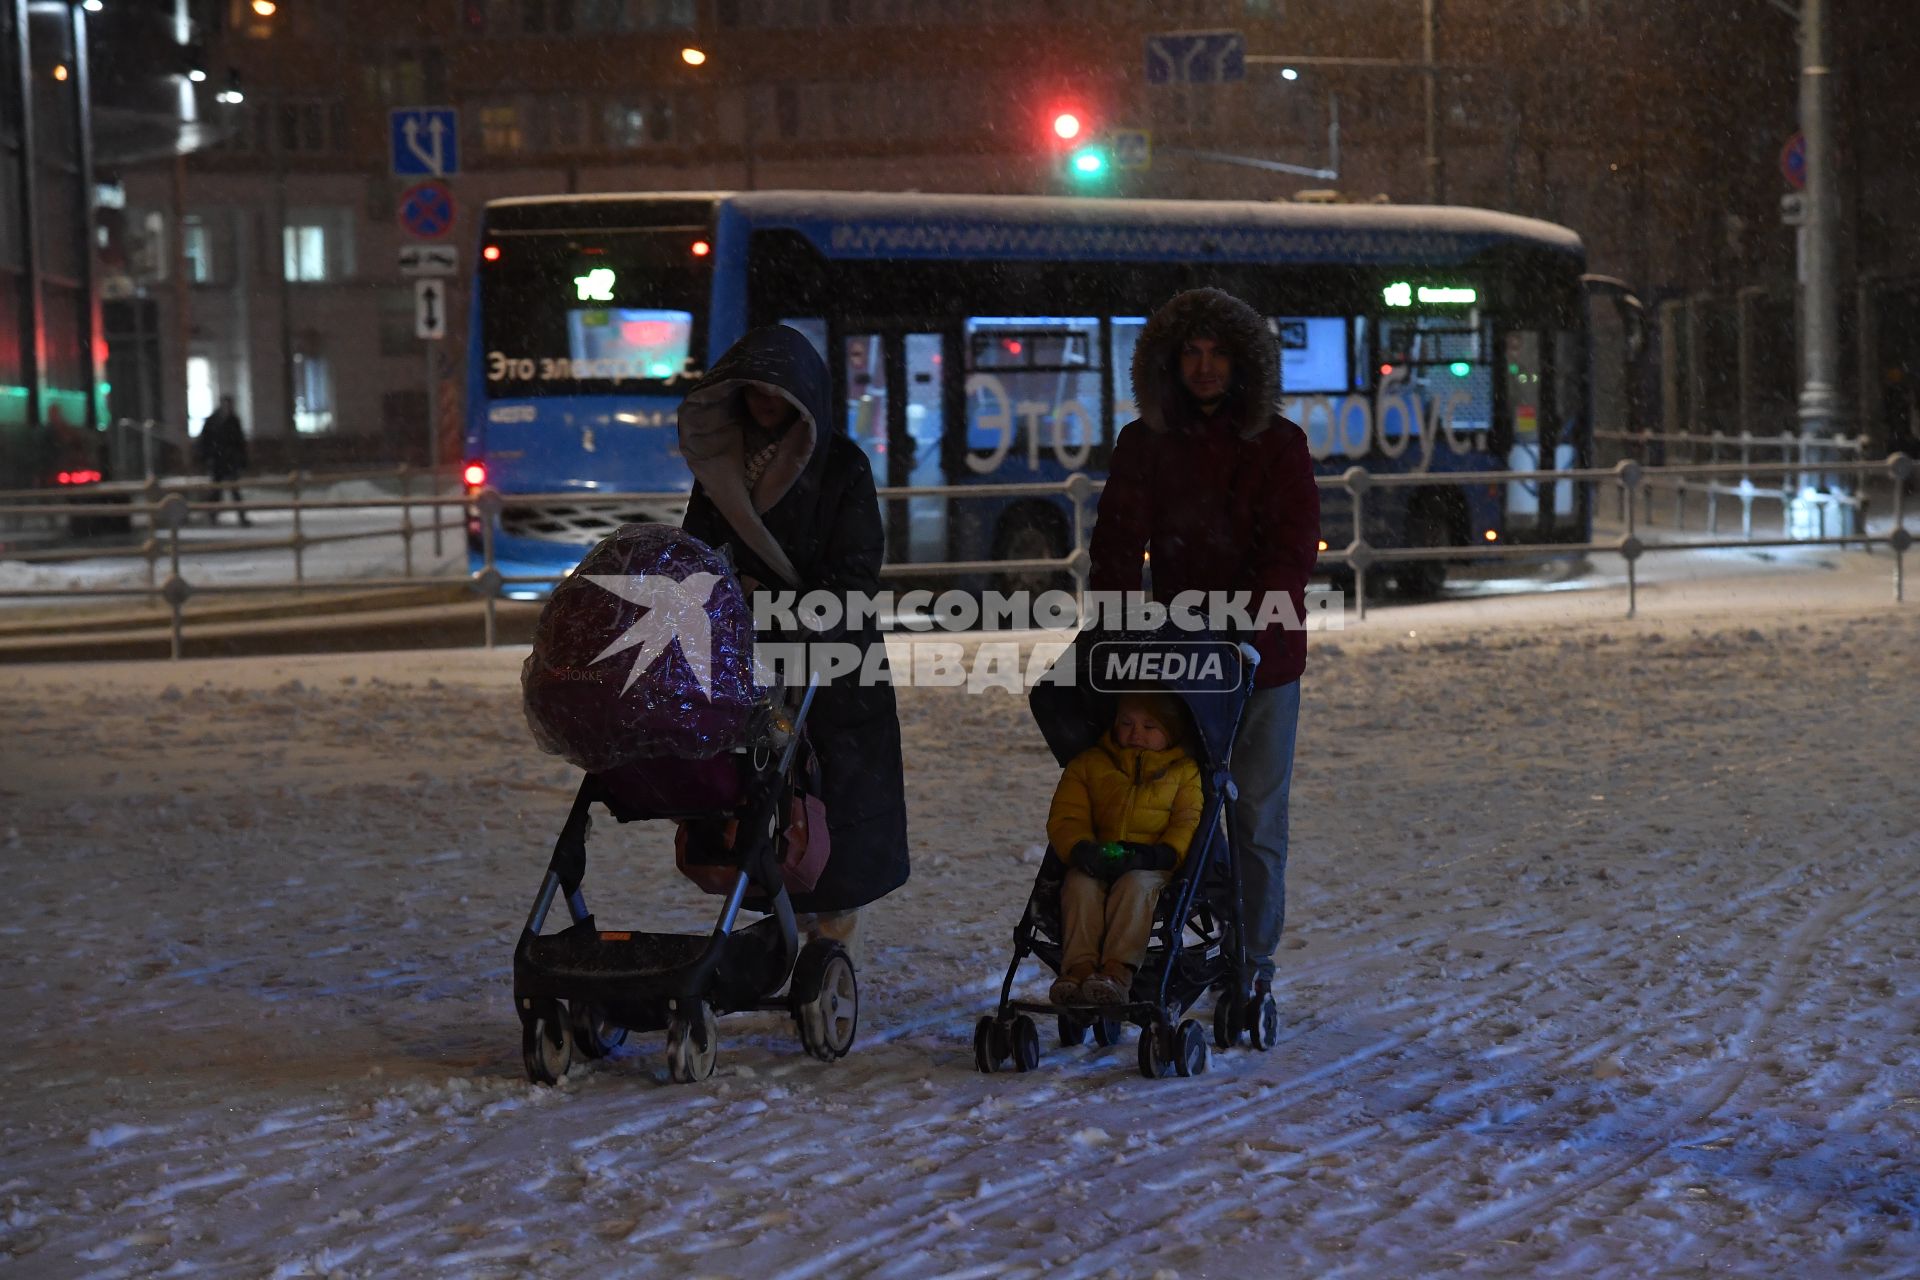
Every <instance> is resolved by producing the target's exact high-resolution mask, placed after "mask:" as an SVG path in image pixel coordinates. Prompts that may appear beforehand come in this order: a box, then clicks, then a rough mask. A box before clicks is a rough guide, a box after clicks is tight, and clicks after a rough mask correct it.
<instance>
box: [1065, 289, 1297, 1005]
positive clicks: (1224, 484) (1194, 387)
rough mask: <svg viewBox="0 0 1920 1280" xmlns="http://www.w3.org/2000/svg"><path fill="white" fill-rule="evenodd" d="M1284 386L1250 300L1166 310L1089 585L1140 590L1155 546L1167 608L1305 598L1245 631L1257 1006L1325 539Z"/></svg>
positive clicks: (1180, 300)
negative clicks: (1236, 596)
mask: <svg viewBox="0 0 1920 1280" xmlns="http://www.w3.org/2000/svg"><path fill="white" fill-rule="evenodd" d="M1279 393H1280V358H1279V351H1278V348H1277V346H1276V344H1275V342H1274V337H1273V331H1272V330H1271V329H1270V328H1269V327H1268V325H1267V322H1266V320H1265V319H1263V318H1262V317H1261V316H1260V314H1259V313H1258V312H1256V311H1255V310H1254V309H1253V308H1252V307H1249V306H1248V305H1247V304H1246V303H1244V302H1241V301H1240V300H1239V299H1238V298H1235V297H1233V296H1232V295H1231V294H1227V293H1223V292H1221V291H1220V290H1218V289H1193V290H1190V291H1188V292H1186V293H1182V294H1180V295H1178V296H1177V297H1175V298H1173V299H1172V300H1171V301H1169V302H1168V303H1167V304H1166V305H1165V306H1164V307H1162V308H1160V310H1159V311H1157V312H1156V313H1154V316H1153V318H1152V319H1151V320H1149V321H1148V322H1147V326H1146V328H1145V329H1144V330H1143V331H1142V332H1141V334H1140V343H1139V345H1138V346H1137V347H1136V348H1135V349H1134V353H1133V398H1134V401H1135V403H1136V404H1137V405H1138V406H1139V411H1140V417H1139V420H1138V421H1136V422H1132V423H1129V424H1128V425H1127V427H1126V428H1125V429H1124V430H1123V431H1122V432H1121V433H1120V438H1119V440H1118V441H1117V442H1116V443H1115V445H1114V450H1113V464H1112V467H1111V470H1110V472H1109V475H1108V477H1107V487H1106V490H1105V492H1103V493H1102V494H1101V496H1100V510H1099V517H1098V522H1097V523H1096V524H1095V526H1094V530H1093V543H1092V548H1091V550H1092V556H1093V566H1092V572H1091V575H1090V578H1089V581H1088V586H1089V588H1090V589H1091V590H1093V591H1123V592H1125V591H1138V590H1140V587H1141V578H1140V569H1141V562H1142V558H1143V555H1151V557H1152V577H1153V594H1154V597H1155V599H1156V600H1158V601H1160V602H1162V603H1168V602H1171V601H1172V600H1173V599H1174V597H1175V596H1177V595H1178V594H1180V593H1181V592H1183V591H1200V592H1224V593H1232V592H1251V593H1252V599H1253V603H1252V607H1251V608H1250V610H1249V612H1250V613H1251V614H1252V615H1253V616H1254V617H1256V618H1258V617H1259V616H1260V604H1261V600H1262V598H1263V597H1264V596H1266V595H1267V594H1268V593H1280V592H1284V593H1285V595H1286V596H1287V597H1288V600H1289V602H1290V604H1291V609H1290V610H1280V612H1281V613H1283V614H1285V615H1287V616H1286V619H1285V621H1282V622H1273V623H1270V624H1269V625H1267V626H1264V627H1260V628H1258V629H1257V630H1256V631H1255V633H1254V634H1253V635H1251V636H1249V637H1246V638H1247V639H1250V640H1251V641H1252V643H1253V645H1254V647H1255V648H1257V649H1258V650H1259V651H1260V667H1259V674H1258V677H1257V679H1256V681H1255V692H1254V695H1253V700H1252V701H1251V702H1250V703H1249V704H1248V707H1247V713H1246V717H1245V719H1244V720H1243V721H1242V722H1241V726H1240V734H1239V737H1238V738H1237V739H1236V740H1235V743H1234V750H1233V780H1234V784H1235V787H1236V789H1237V790H1238V792H1239V797H1238V799H1237V800H1235V801H1234V803H1233V805H1232V810H1231V823H1232V834H1233V843H1234V848H1235V850H1236V851H1237V853H1238V855H1239V858H1240V876H1241V889H1242V892H1243V894H1244V901H1243V903H1242V912H1243V915H1244V918H1245V922H1246V930H1247V954H1248V956H1249V958H1250V959H1251V960H1252V961H1253V964H1254V969H1255V990H1254V997H1255V999H1256V1000H1258V999H1260V998H1263V997H1264V996H1265V995H1266V992H1267V990H1268V989H1269V988H1270V987H1271V985H1272V981H1273V953H1274V951H1275V949H1276V948H1277V947H1278V946H1279V945H1280V928H1281V923H1282V921H1283V919H1284V917H1285V914H1286V871H1287V791H1288V788H1289V785H1290V784H1291V782H1292V779H1293V743H1294V734H1295V729H1296V727H1297V726H1298V724H1299V719H1300V673H1301V672H1302V671H1303V670H1304V669H1305V667H1306V664H1307V635H1306V631H1305V630H1304V629H1303V628H1302V627H1301V626H1300V625H1299V621H1298V620H1300V619H1304V617H1305V613H1304V609H1305V595H1306V587H1307V577H1308V575H1310V574H1311V573H1312V572H1313V565H1314V561H1315V559H1316V558H1317V557H1318V554H1319V544H1320V491H1319V488H1318V487H1317V486H1316V485H1315V484H1314V479H1313V456H1312V454H1311V453H1309V452H1308V449H1307V437H1306V434H1305V433H1304V432H1302V431H1301V430H1300V428H1299V427H1297V426H1295V425H1294V424H1293V423H1291V422H1289V421H1287V420H1286V419H1285V418H1282V417H1281V416H1280V415H1279V413H1278V412H1276V410H1275V403H1276V401H1277V400H1278V398H1279ZM1276 603H1277V601H1276ZM1271 613H1272V611H1269V615H1268V616H1269V617H1271Z"/></svg>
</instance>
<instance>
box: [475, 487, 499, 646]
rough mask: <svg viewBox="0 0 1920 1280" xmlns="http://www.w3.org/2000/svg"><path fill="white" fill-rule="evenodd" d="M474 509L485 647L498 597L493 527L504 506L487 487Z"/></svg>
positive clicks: (490, 636) (491, 637)
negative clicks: (477, 535)
mask: <svg viewBox="0 0 1920 1280" xmlns="http://www.w3.org/2000/svg"><path fill="white" fill-rule="evenodd" d="M473 505H474V508H475V509H476V510H477V511H479V513H480V560H481V569H480V572H479V573H478V574H477V575H475V579H474V580H475V582H476V583H477V584H478V585H479V587H480V591H481V593H482V599H483V600H484V601H485V606H484V612H485V614H486V647H487V648H489V649H491V648H493V644H494V622H495V620H494V605H495V602H496V601H497V600H498V598H499V595H500V578H501V573H500V568H499V566H498V565H496V564H495V563H494V560H493V526H494V524H495V522H497V521H498V520H499V519H500V509H501V508H502V507H503V506H504V505H505V503H503V502H502V501H501V498H500V491H499V490H498V489H495V488H493V487H492V486H491V485H489V486H488V487H487V488H485V489H482V490H481V491H480V493H479V495H478V496H477V497H476V498H475V499H474V504H473Z"/></svg>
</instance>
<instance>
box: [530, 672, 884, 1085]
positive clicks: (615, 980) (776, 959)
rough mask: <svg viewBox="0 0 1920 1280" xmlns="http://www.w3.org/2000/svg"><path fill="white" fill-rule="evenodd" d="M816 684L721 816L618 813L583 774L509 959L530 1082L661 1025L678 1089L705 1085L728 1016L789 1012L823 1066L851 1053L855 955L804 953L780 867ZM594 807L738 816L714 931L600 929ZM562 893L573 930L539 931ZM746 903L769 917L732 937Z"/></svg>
mask: <svg viewBox="0 0 1920 1280" xmlns="http://www.w3.org/2000/svg"><path fill="white" fill-rule="evenodd" d="M817 688H818V683H817V678H816V680H815V681H811V682H809V684H808V686H807V689H806V693H805V695H804V697H803V698H802V700H801V703H800V708H799V711H798V713H797V714H796V716H795V718H794V725H793V730H792V734H791V736H790V738H789V739H788V741H787V743H786V744H785V746H784V747H783V748H782V750H781V752H780V755H779V758H778V760H777V762H776V761H775V760H774V759H773V758H772V756H771V752H770V751H766V750H765V747H764V744H762V747H761V748H757V749H756V750H755V751H754V752H753V754H752V756H751V757H750V760H751V774H750V776H749V777H748V779H747V781H746V784H745V787H744V796H743V798H742V800H741V802H740V803H739V804H738V805H737V806H734V807H733V808H732V809H730V810H729V811H728V812H727V813H725V814H724V815H716V814H715V813H713V812H712V811H710V810H709V811H688V812H685V813H675V812H666V813H660V812H648V813H634V812H631V811H623V808H622V806H621V804H620V801H619V798H618V797H617V796H615V795H614V794H612V793H611V791H610V790H609V789H608V787H607V786H606V784H605V782H604V780H603V779H602V777H601V776H600V775H598V774H594V773H589V774H587V775H586V776H585V777H584V778H583V779H581V782H580V787H579V790H578V791H577V792H576V793H575V795H574V799H573V806H572V808H571V809H570V810H569V811H568V814H567V820H566V823H565V825H564V826H563V827H562V828H561V831H560V836H559V838H558V839H557V840H556V841H555V842H554V848H553V856H552V858H551V859H550V860H549V862H548V864H547V869H546V872H545V874H544V875H543V876H542V878H541V882H540V890H539V892H538V894H537V895H536V896H535V899H534V903H533V909H532V910H531V911H530V912H529V913H528V915H527V920H526V924H525V925H524V926H523V927H522V928H521V931H520V937H519V941H518V942H517V943H516V945H515V946H514V951H513V999H514V1009H515V1011H516V1012H517V1013H518V1015H519V1018H520V1026H521V1055H522V1058H523V1060H524V1063H525V1066H526V1071H527V1077H528V1078H529V1079H530V1080H532V1081H533V1082H534V1083H536V1084H549V1085H550V1084H554V1083H557V1082H558V1080H559V1079H560V1077H562V1076H564V1075H565V1074H566V1072H567V1070H568V1068H569V1066H570V1065H571V1064H572V1061H573V1059H574V1057H575V1055H576V1054H578V1055H579V1056H580V1057H584V1058H587V1059H595V1058H602V1057H605V1056H607V1055H608V1054H610V1053H611V1052H613V1050H615V1049H616V1048H618V1047H619V1046H620V1045H621V1044H622V1043H624V1042H625V1040H626V1038H627V1033H628V1032H629V1031H658V1030H662V1029H664V1030H665V1031H666V1033H667V1068H668V1074H669V1076H670V1078H671V1079H673V1080H674V1081H675V1082H678V1083H685V1082H691V1081H697V1080H704V1079H706V1078H707V1077H708V1076H709V1075H711V1074H712V1072H713V1067H714V1060H715V1053H716V1049H717V1045H718V1029H717V1026H716V1021H715V1020H716V1016H717V1015H718V1014H720V1013H737V1012H746V1011H750V1010H758V1011H767V1012H778V1013H787V1014H790V1015H791V1016H792V1017H793V1019H794V1021H795V1023H796V1024H797V1026H798V1030H799V1034H800V1041H801V1044H802V1046H803V1047H804V1048H805V1049H806V1051H807V1052H808V1053H809V1054H811V1055H812V1056H814V1057H816V1058H820V1059H822V1060H823V1061H829V1062H830V1061H833V1060H835V1059H838V1058H841V1057H844V1056H845V1055H846V1053H847V1051H848V1049H850V1048H851V1047H852V1044H853V1038H854V1034H855V1031H856V1029H857V1026H858V1018H859V986H858V983H857V979H856V977H855V974H854V970H853V962H852V959H851V958H850V957H849V956H848V955H847V952H846V949H845V948H844V947H842V946H841V945H840V944H839V943H838V942H833V941H829V940H826V939H817V940H815V941H812V942H809V943H807V944H806V946H805V947H802V946H801V945H800V940H799V927H798V922H797V921H796V919H795V917H794V912H793V903H792V899H791V898H790V896H789V895H788V892H787V886H786V882H785V880H784V878H783V876H782V874H781V869H780V858H781V853H782V851H783V842H784V832H783V831H782V830H781V824H780V821H779V815H780V814H783V813H785V812H786V801H787V797H788V793H789V790H790V785H791V779H790V771H791V770H792V768H793V764H794V760H795V756H796V754H797V752H798V751H799V748H800V743H801V734H802V732H803V731H804V729H805V727H806V720H807V713H808V711H809V710H810V709H811V708H812V705H813V696H814V693H815V691H816V689H817ZM596 802H598V803H600V804H602V805H603V806H605V807H606V808H607V810H608V811H609V812H610V813H612V815H613V816H614V818H615V819H616V820H617V821H619V822H622V823H624V822H629V821H640V820H646V819H660V818H664V819H710V818H714V817H716V816H729V817H733V818H735V819H736V820H737V823H738V825H737V828H736V836H735V843H734V847H733V849H732V850H731V851H730V854H729V863H728V865H732V864H733V862H737V863H738V866H739V872H738V874H737V875H736V876H735V877H734V880H733V884H732V887H731V889H730V890H729V891H728V893H727V895H726V897H725V899H724V900H723V902H722V904H721V907H720V914H719V918H718V920H717V921H716V922H715V924H714V927H713V930H712V931H711V932H710V933H707V934H677V933H645V932H638V931H634V930H603V929H600V928H599V927H598V926H597V925H596V923H595V921H594V917H593V913H592V912H591V911H590V910H589V909H588V907H587V901H586V895H585V893H584V892H583V890H582V887H581V882H582V881H583V879H584V878H585V873H586V840H587V836H588V834H589V833H590V831H591V829H592V825H593V824H592V812H591V811H592V807H593V805H594V804H595V803H596ZM750 894H752V895H753V897H752V898H751V899H750V898H749V895H750ZM563 895H564V899H565V902H566V906H567V913H568V915H569V916H570V917H571V920H572V923H571V925H570V927H568V928H567V929H564V930H562V931H560V932H557V933H552V934H542V933H541V932H540V930H541V928H542V927H543V926H544V925H545V923H546V920H547V916H548V914H549V913H550V912H551V910H552V908H553V904H554V901H555V899H556V898H560V897H562V896H563ZM750 906H751V907H755V908H757V909H761V910H764V911H765V912H766V913H767V914H766V916H765V917H764V918H763V919H760V920H757V921H755V922H754V923H752V924H751V925H747V926H745V927H744V928H742V927H737V926H738V921H739V915H740V911H741V909H742V908H743V907H750ZM789 980H791V981H789ZM783 987H785V988H786V990H785V992H784V993H783V994H782V993H781V988H783Z"/></svg>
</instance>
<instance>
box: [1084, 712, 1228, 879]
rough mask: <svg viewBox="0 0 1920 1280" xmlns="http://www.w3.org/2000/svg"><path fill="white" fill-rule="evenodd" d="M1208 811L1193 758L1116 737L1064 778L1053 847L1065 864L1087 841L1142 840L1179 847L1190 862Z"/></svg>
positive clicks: (1088, 751)
mask: <svg viewBox="0 0 1920 1280" xmlns="http://www.w3.org/2000/svg"><path fill="white" fill-rule="evenodd" d="M1200 805H1201V793H1200V766H1199V765H1197V764H1195V763H1194V762H1193V758H1192V757H1191V756H1189V755H1188V754H1187V753H1186V752H1184V751H1182V750H1180V748H1178V747H1172V748H1169V749H1168V750H1166V751H1142V750H1139V749H1138V748H1129V747H1123V746H1120V745H1119V744H1118V743H1116V742H1115V741H1114V740H1113V735H1112V734H1111V733H1109V734H1107V735H1106V736H1104V737H1102V738H1101V739H1100V742H1099V744H1098V745H1096V746H1092V747H1089V748H1087V749H1086V750H1085V751H1082V752H1081V753H1080V754H1079V755H1077V756H1075V757H1074V758H1073V763H1072V764H1069V765H1068V766H1067V771H1066V772H1065V773H1063V774H1061V775H1060V785H1059V786H1057V787H1055V788H1054V790H1053V807H1052V808H1051V809H1049V810H1048V811H1047V839H1048V840H1050V841H1052V842H1053V847H1054V850H1055V851H1056V852H1057V853H1059V855H1060V856H1061V857H1062V858H1066V857H1068V856H1069V855H1070V854H1071V853H1072V852H1073V846H1075V845H1076V844H1079V843H1080V842H1081V841H1082V840H1093V841H1102V840H1137V841H1139V842H1140V843H1141V844H1165V845H1171V846H1172V848H1173V852H1174V854H1175V855H1176V856H1177V857H1178V858H1179V859H1180V860H1181V861H1182V862H1184V861H1186V857H1187V846H1188V845H1189V844H1191V843H1192V842H1193V833H1194V829H1195V828H1197V827H1198V826H1199V825H1200Z"/></svg>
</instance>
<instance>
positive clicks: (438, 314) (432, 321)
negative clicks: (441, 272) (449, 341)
mask: <svg viewBox="0 0 1920 1280" xmlns="http://www.w3.org/2000/svg"><path fill="white" fill-rule="evenodd" d="M413 336H414V337H416V338H425V339H427V340H428V341H433V340H435V339H439V338H444V337H446V336H447V285H446V282H445V281H444V280H416V281H414V284H413Z"/></svg>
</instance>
